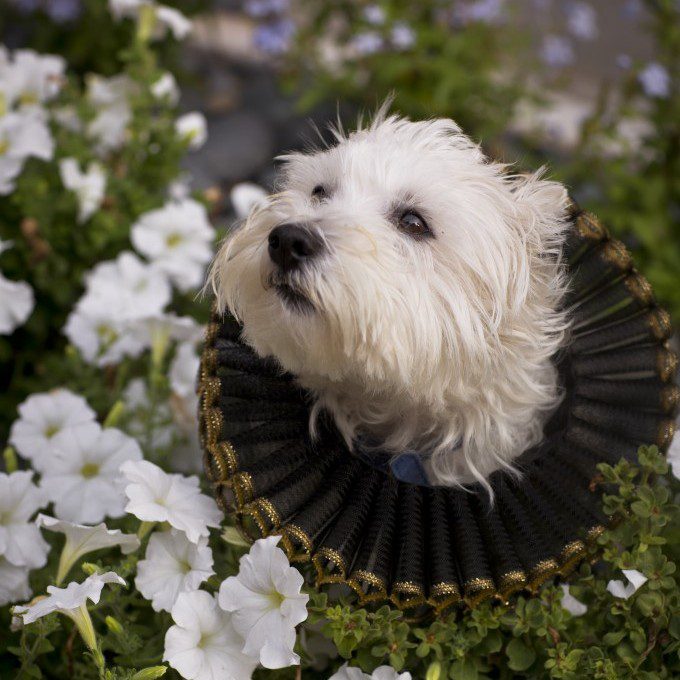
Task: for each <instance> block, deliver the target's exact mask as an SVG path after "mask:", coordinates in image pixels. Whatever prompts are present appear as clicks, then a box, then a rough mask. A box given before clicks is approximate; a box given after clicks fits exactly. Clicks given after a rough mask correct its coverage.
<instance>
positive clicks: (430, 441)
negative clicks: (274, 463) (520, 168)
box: [212, 109, 568, 486]
mask: <svg viewBox="0 0 680 680" xmlns="http://www.w3.org/2000/svg"><path fill="white" fill-rule="evenodd" d="M335 136H336V138H337V145H336V146H334V147H332V148H324V149H320V150H317V151H314V152H311V153H306V154H303V153H293V154H290V155H286V156H283V157H282V158H281V160H282V161H283V162H284V167H283V173H282V178H281V186H280V191H279V193H276V194H274V195H272V196H270V197H269V198H268V199H267V201H266V202H265V203H264V204H263V205H261V206H259V207H258V208H256V209H254V210H253V211H252V213H251V214H250V216H249V217H248V218H247V220H246V221H245V223H244V224H243V225H241V226H240V228H238V229H237V230H235V231H234V233H233V234H232V235H231V236H230V237H229V238H228V239H227V240H226V242H225V243H224V245H223V246H222V248H221V250H220V252H219V254H218V255H217V258H216V260H215V263H214V265H213V270H212V284H213V287H214V290H215V293H216V296H217V300H218V304H219V308H220V310H221V311H222V310H224V309H228V310H229V311H230V312H231V313H232V314H233V315H234V316H235V317H236V318H237V319H238V320H239V321H240V322H241V323H242V324H243V339H244V341H245V342H246V343H248V344H249V345H250V346H251V347H252V348H253V349H254V350H255V351H256V352H257V353H258V354H259V355H261V356H263V357H264V356H274V357H275V358H276V359H277V360H278V362H279V363H280V364H281V366H282V367H283V368H284V369H285V370H287V371H290V372H291V373H293V374H295V375H296V376H297V378H298V381H299V383H300V384H301V385H302V386H303V387H304V388H306V389H307V390H309V391H310V392H311V394H312V395H314V398H315V406H314V409H313V413H312V422H311V427H312V430H313V426H314V420H315V417H316V415H318V413H319V411H320V410H321V409H326V410H327V411H329V412H330V413H331V414H332V415H333V417H334V419H335V422H336V424H337V426H338V428H339V430H340V432H341V433H342V435H343V436H344V437H345V439H346V441H347V442H348V445H350V446H351V445H352V442H353V441H355V440H356V438H357V436H359V435H361V436H362V438H368V439H369V440H370V441H373V442H377V443H379V444H380V447H381V448H382V449H387V450H388V451H394V452H400V451H404V450H415V451H418V452H422V453H423V454H425V455H424V459H425V460H427V466H426V470H427V474H428V477H429V479H430V481H431V482H432V483H435V484H440V485H441V484H443V485H460V484H467V483H470V482H474V481H479V482H481V483H482V484H484V485H485V486H487V482H486V479H487V478H488V476H489V474H490V473H491V472H493V471H494V470H496V469H499V468H507V469H509V470H512V469H514V468H513V466H512V461H513V459H515V458H516V457H517V456H518V455H519V454H521V453H522V452H523V451H524V450H525V449H527V448H528V447H530V446H531V445H533V444H535V443H537V442H538V441H540V439H541V437H542V429H543V425H544V422H545V420H546V418H547V416H548V415H549V414H550V413H551V411H553V410H554V409H555V407H556V406H557V404H558V403H559V400H560V398H561V394H560V389H559V386H558V383H557V375H556V370H555V368H554V366H553V364H552V362H551V357H553V355H555V353H556V352H557V351H558V349H559V347H560V344H561V342H562V340H563V338H564V335H565V332H566V330H567V328H568V322H567V319H566V315H565V313H564V312H563V311H560V310H561V302H562V299H563V295H564V293H565V288H566V283H565V276H564V272H563V267H562V265H561V262H560V250H561V245H562V242H563V240H564V238H565V227H566V208H567V202H568V199H567V194H566V191H565V190H564V188H563V187H562V186H561V185H559V184H557V183H555V182H549V181H545V180H543V179H541V173H538V174H536V175H533V176H531V177H520V176H513V175H510V174H507V173H506V168H505V166H502V165H498V164H495V163H492V162H489V160H488V159H486V158H485V157H484V155H483V154H482V152H481V151H480V149H479V147H478V146H477V145H475V144H473V143H472V142H471V141H470V140H469V139H468V138H467V137H466V136H465V135H464V134H463V133H462V132H461V130H460V128H459V127H458V126H457V125H456V124H455V123H454V122H453V121H451V120H429V121H424V122H411V121H409V120H407V119H404V118H400V117H397V116H392V115H390V116H387V115H386V113H385V112H384V109H383V110H381V111H380V112H379V113H378V114H377V116H376V118H375V119H374V120H373V121H372V122H371V123H370V124H369V125H368V126H367V127H364V128H362V126H361V124H360V125H359V129H358V130H357V131H356V132H354V133H351V134H349V135H346V134H345V133H344V132H343V131H342V129H338V130H335Z"/></svg>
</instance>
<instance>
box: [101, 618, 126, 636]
mask: <svg viewBox="0 0 680 680" xmlns="http://www.w3.org/2000/svg"><path fill="white" fill-rule="evenodd" d="M104 623H106V627H107V628H108V629H109V630H110V631H111V632H112V633H114V634H115V635H122V634H123V626H122V625H121V624H120V622H119V621H118V620H117V619H114V618H113V616H107V617H106V618H105V619H104Z"/></svg>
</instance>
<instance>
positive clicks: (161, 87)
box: [151, 72, 179, 106]
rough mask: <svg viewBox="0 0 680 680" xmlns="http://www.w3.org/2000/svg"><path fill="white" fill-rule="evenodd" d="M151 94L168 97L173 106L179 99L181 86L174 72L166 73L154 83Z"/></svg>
mask: <svg viewBox="0 0 680 680" xmlns="http://www.w3.org/2000/svg"><path fill="white" fill-rule="evenodd" d="M151 94H152V95H153V96H154V97H156V99H167V101H169V102H170V103H171V104H172V105H173V106H174V105H175V104H177V102H178V101H179V88H178V87H177V81H176V80H175V76H173V75H172V73H169V72H168V73H164V74H163V75H162V76H161V77H160V78H159V79H158V80H157V81H156V82H155V83H153V85H151Z"/></svg>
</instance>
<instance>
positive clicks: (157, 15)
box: [109, 0, 192, 40]
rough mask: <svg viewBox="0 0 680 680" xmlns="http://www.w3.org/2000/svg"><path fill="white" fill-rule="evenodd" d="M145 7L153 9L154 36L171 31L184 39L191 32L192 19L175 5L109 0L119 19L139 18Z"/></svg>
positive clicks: (158, 36)
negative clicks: (175, 7) (174, 6)
mask: <svg viewBox="0 0 680 680" xmlns="http://www.w3.org/2000/svg"><path fill="white" fill-rule="evenodd" d="M143 8H149V9H150V10H152V11H153V17H154V21H155V25H154V27H153V31H152V35H153V37H154V38H163V37H165V35H166V33H167V32H168V31H170V32H171V33H172V34H173V36H174V37H175V38H176V39H177V40H182V39H183V38H186V36H187V35H189V33H190V32H191V26H192V24H191V21H190V20H189V19H187V18H186V17H185V16H184V14H182V13H181V12H180V11H179V10H176V9H174V8H173V7H166V6H165V5H159V4H157V3H156V2H154V1H153V0H109V11H110V12H111V14H112V15H113V16H114V18H115V19H118V20H120V19H123V18H126V17H129V18H134V19H138V18H139V16H140V12H141V11H142V10H143Z"/></svg>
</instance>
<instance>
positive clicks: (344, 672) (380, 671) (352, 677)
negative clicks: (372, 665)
mask: <svg viewBox="0 0 680 680" xmlns="http://www.w3.org/2000/svg"><path fill="white" fill-rule="evenodd" d="M329 680H411V674H410V673H409V672H408V671H407V672H404V673H398V672H397V671H395V670H394V668H392V667H391V666H379V667H378V668H376V669H375V670H374V671H373V674H372V675H368V673H364V672H363V671H362V670H361V668H356V666H348V665H347V664H346V663H345V664H343V665H342V666H341V667H340V668H339V669H338V671H337V673H334V674H333V675H331V677H330V678H329Z"/></svg>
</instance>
